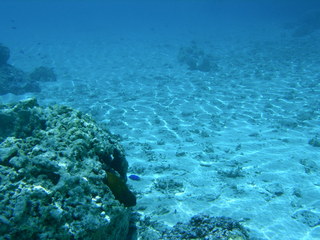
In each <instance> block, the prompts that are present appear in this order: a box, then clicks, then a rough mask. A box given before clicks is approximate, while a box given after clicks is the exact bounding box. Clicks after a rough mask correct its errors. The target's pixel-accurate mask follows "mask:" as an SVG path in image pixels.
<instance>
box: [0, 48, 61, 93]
mask: <svg viewBox="0 0 320 240" xmlns="http://www.w3.org/2000/svg"><path fill="white" fill-rule="evenodd" d="M9 58H10V50H9V48H7V47H5V46H3V45H1V44H0V95H3V94H7V93H13V94H17V95H20V94H24V93H26V92H40V91H41V89H40V85H39V82H41V81H56V74H55V73H54V72H53V70H52V69H50V68H48V67H39V68H36V69H35V70H34V71H33V72H32V73H31V74H27V73H25V72H23V71H22V70H20V69H18V68H16V67H14V66H12V65H10V64H8V63H7V62H8V60H9Z"/></svg>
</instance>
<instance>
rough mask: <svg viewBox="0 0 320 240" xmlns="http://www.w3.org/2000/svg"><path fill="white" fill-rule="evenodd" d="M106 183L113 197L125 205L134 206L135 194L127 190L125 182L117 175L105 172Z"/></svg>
mask: <svg viewBox="0 0 320 240" xmlns="http://www.w3.org/2000/svg"><path fill="white" fill-rule="evenodd" d="M107 185H108V187H109V188H110V190H111V192H112V193H113V195H114V198H115V199H116V200H118V201H119V202H120V203H122V204H123V205H124V206H126V207H132V206H135V205H136V203H137V199H136V196H135V195H134V194H133V193H132V192H131V191H130V190H129V188H128V186H127V184H126V183H125V182H124V181H123V180H122V179H121V178H119V177H118V176H117V175H115V174H114V173H111V172H107Z"/></svg>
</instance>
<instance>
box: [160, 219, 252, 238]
mask: <svg viewBox="0 0 320 240" xmlns="http://www.w3.org/2000/svg"><path fill="white" fill-rule="evenodd" d="M161 239H167V240H169V239H172V240H173V239H199V240H200V239H221V240H248V239H249V235H248V233H247V232H246V230H245V229H244V227H242V226H241V224H240V223H239V222H237V221H235V220H233V219H231V218H228V217H210V216H208V215H196V216H193V217H192V218H191V220H190V221H189V222H188V223H177V224H176V225H175V226H173V228H172V229H168V230H166V231H165V232H164V233H163V236H162V238H161Z"/></svg>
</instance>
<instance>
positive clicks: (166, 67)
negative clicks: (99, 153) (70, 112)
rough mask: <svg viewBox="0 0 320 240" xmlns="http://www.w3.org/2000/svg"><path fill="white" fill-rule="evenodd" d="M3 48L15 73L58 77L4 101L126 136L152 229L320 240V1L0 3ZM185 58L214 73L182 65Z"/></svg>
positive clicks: (186, 63) (134, 184) (71, 0)
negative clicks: (214, 226) (201, 227)
mask: <svg viewBox="0 0 320 240" xmlns="http://www.w3.org/2000/svg"><path fill="white" fill-rule="evenodd" d="M0 36H1V38H0V43H2V44H3V45H5V46H7V47H9V48H10V50H11V57H10V60H9V63H10V64H12V65H14V66H15V67H18V68H21V69H22V70H24V71H26V72H30V71H32V69H34V68H36V67H38V66H43V65H44V66H48V67H50V68H53V69H54V71H55V72H56V73H57V77H58V81H57V82H54V83H50V82H45V83H41V89H42V91H41V92H40V93H25V94H23V95H15V94H11V93H8V94H5V95H3V96H1V99H0V100H1V101H3V102H6V101H14V100H19V99H23V98H25V97H29V96H35V97H37V98H38V101H39V103H40V104H42V105H50V104H54V103H59V104H65V105H69V106H72V107H74V108H77V109H79V110H81V111H84V112H86V113H88V114H91V115H93V117H94V118H95V119H96V120H97V121H98V122H99V123H103V124H106V125H107V127H108V128H109V129H110V131H111V132H113V133H115V134H119V136H121V139H122V144H123V145H124V147H125V149H126V154H127V159H128V161H129V165H130V168H129V175H132V176H139V179H140V181H129V183H130V184H132V188H133V189H135V190H136V191H137V192H139V198H138V204H137V207H138V208H139V207H140V213H141V214H142V215H143V216H148V217H151V218H152V219H154V221H161V222H163V223H164V224H167V225H168V226H172V225H174V224H175V223H176V222H178V221H184V222H186V221H187V220H188V219H189V218H190V217H191V216H193V215H195V214H198V213H202V212H205V213H208V214H210V215H212V216H228V217H232V218H235V219H237V220H241V219H242V220H243V219H246V220H243V223H244V226H245V227H246V228H247V229H249V230H250V231H251V234H252V236H253V237H255V239H282V240H293V239H297V240H298V239H306V240H308V239H320V201H319V199H320V190H319V185H320V182H319V179H320V178H319V177H320V175H319V169H320V162H319V159H320V153H319V149H320V148H319V146H317V144H309V143H310V140H312V139H313V140H314V141H320V140H319V136H320V128H319V124H320V102H319V94H320V75H319V69H320V41H319V39H320V1H316V0H314V1H312V0H309V1H308V0H305V1H302V0H301V1H285V0H278V1H271V0H270V1H258V0H257V1H253V0H252V1H250V0H234V1H228V0H215V1H214V0H212V1H204V0H199V1H191V0H190V1H188V0H186V1H182V0H180V1H177V0H176V1H154V0H152V1H133V0H132V1H129V0H128V1H89V0H87V1H86V0H81V1H76V0H69V1H68V0H67V1H62V0H59V1H33V0H32V1H23V0H21V1H9V0H8V1H6V0H1V2H0ZM188 51H189V55H188ZM190 51H191V52H193V53H192V54H196V55H197V57H199V56H200V57H199V58H200V59H201V60H199V58H198V60H199V61H202V60H203V59H205V58H206V56H208V59H209V62H210V63H211V65H210V70H208V71H207V67H208V65H206V66H204V67H201V66H199V65H201V64H200V63H199V62H197V64H199V65H197V64H196V65H197V66H195V67H194V65H193V63H190V61H192V60H194V58H193V59H192V57H191V60H190V59H189V60H184V61H179V57H178V56H179V53H181V52H182V54H184V57H185V58H187V59H188V56H189V57H190ZM195 52H196V53H195ZM199 52H201V53H199ZM192 54H191V55H192ZM197 57H196V58H197ZM198 60H197V61H198ZM318 143H319V142H318ZM168 179H169V180H170V179H172V180H173V181H174V182H176V183H177V186H178V187H176V188H174V187H173V188H172V189H169V190H168V191H167V192H166V191H165V192H164V191H162V189H159V187H157V186H159V184H157V183H158V182H161V181H167V180H168ZM181 186H182V187H181ZM154 199H156V201H155V200H154ZM159 199H161V204H159V205H157V204H158V203H159V201H158V200H159ZM141 209H144V210H141ZM305 210H306V211H310V212H311V213H312V214H314V215H312V216H313V217H314V218H313V221H314V222H315V224H312V223H310V222H312V221H311V219H310V218H307V217H303V216H300V215H299V211H305ZM314 219H315V220H314ZM317 220H318V222H317ZM142 239H143V238H142Z"/></svg>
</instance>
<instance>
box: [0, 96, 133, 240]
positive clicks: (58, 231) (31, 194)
mask: <svg viewBox="0 0 320 240" xmlns="http://www.w3.org/2000/svg"><path fill="white" fill-rule="evenodd" d="M127 169H128V163H127V161H126V159H125V155H124V151H123V148H122V147H121V145H119V143H118V142H117V140H116V138H115V137H113V135H112V134H110V133H109V132H108V131H107V130H105V129H103V128H101V127H99V126H97V124H96V123H95V122H94V121H93V120H92V119H91V118H90V117H89V116H88V115H85V114H83V113H81V112H79V111H76V110H73V109H71V108H68V107H64V106H52V107H47V108H43V107H40V106H39V105H38V104H37V101H36V100H35V99H28V100H25V101H22V102H19V103H17V104H9V105H0V235H1V236H2V239H95V240H96V239H98V240H99V239H120V240H121V239H126V235H127V233H128V230H129V218H130V208H128V207H126V206H125V205H124V204H122V203H120V202H119V201H118V200H116V199H115V197H114V195H113V193H112V191H111V190H110V189H109V187H108V185H107V184H106V182H107V172H112V174H114V175H115V176H117V178H119V179H121V181H122V182H123V183H125V182H126V172H127ZM131 198H132V195H131ZM124 201H126V199H125V200H124ZM131 201H132V200H131Z"/></svg>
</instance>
